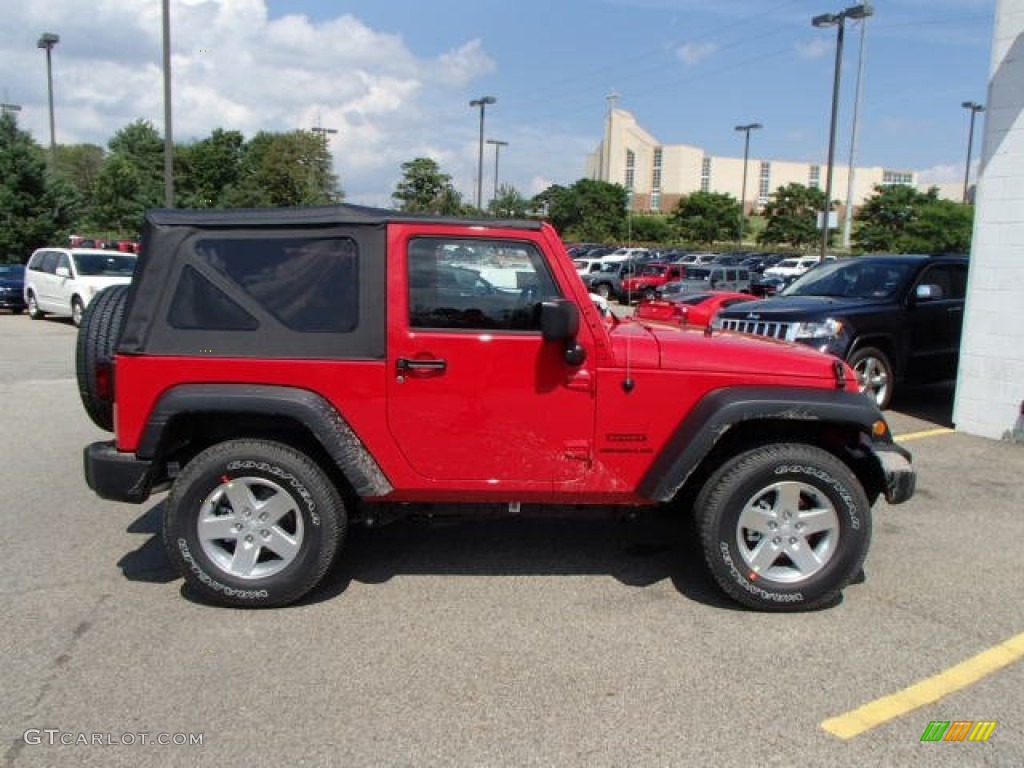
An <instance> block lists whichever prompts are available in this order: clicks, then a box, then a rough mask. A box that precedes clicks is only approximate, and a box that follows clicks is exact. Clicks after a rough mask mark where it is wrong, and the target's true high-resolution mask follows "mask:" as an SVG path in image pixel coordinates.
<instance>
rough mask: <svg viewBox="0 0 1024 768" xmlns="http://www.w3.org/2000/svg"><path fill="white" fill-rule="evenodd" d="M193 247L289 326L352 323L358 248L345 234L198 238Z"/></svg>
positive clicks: (323, 328)
mask: <svg viewBox="0 0 1024 768" xmlns="http://www.w3.org/2000/svg"><path fill="white" fill-rule="evenodd" d="M195 252H196V255H197V256H198V257H199V258H200V260H202V261H203V262H205V263H207V264H209V265H210V266H211V267H213V268H214V269H216V270H217V271H218V272H220V273H221V274H223V275H224V276H225V277H227V278H228V279H230V280H231V281H232V282H234V283H235V284H237V285H238V286H240V287H241V288H242V290H244V291H245V292H246V293H247V294H248V295H249V296H250V297H251V298H253V299H255V300H256V301H257V302H258V303H259V304H260V305H261V306H262V307H263V308H264V309H265V310H266V311H268V312H269V313H270V314H272V315H273V316H274V317H275V318H276V319H277V320H278V321H280V322H281V323H282V324H283V325H285V326H287V327H288V328H290V329H292V330H294V331H302V332H331V333H347V332H351V331H353V330H355V328H356V326H357V325H358V322H359V290H358V266H359V265H358V249H357V247H356V243H355V241H354V240H352V239H350V238H347V237H339V238H305V237H292V238H238V239H228V238H204V239H201V240H199V241H198V242H197V243H196V245H195Z"/></svg>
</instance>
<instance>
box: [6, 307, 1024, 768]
mask: <svg viewBox="0 0 1024 768" xmlns="http://www.w3.org/2000/svg"><path fill="white" fill-rule="evenodd" d="M74 339H75V330H74V328H73V327H72V326H70V325H69V324H66V323H63V322H59V321H42V322H33V321H30V320H29V319H28V318H26V317H23V316H22V317H13V316H7V315H0V395H2V399H0V413H2V414H3V418H2V420H0V424H2V427H3V429H2V431H0V438H2V439H0V456H2V462H0V467H2V473H3V488H4V491H3V493H2V494H0V499H2V501H0V520H2V526H0V562H2V563H3V564H4V566H5V570H6V574H7V578H5V579H4V580H3V582H2V583H0V603H2V608H3V613H2V617H3V623H2V628H0V665H2V666H0V680H2V681H3V684H2V686H0V738H2V740H3V743H2V744H0V754H2V755H3V760H4V764H5V765H7V766H18V767H22V766H52V765H58V764H59V765H76V766H78V765H81V766H122V765H124V766H172V765H182V766H184V765H189V766H207V765H210V766H212V765H218V766H236V765H237V766H241V765H253V764H258V765H268V766H275V765H290V766H339V767H340V766H346V767H348V766H369V765H373V766H448V765H451V766H534V765H536V766H541V765H543V766H577V765H579V766H633V765H635V766H688V765H716V766H732V765H736V766H751V765H757V766H762V765H764V766H776V765H777V766H789V765H797V764H799V765H810V766H818V765H820V766H863V765H879V766H890V765H891V766H907V765H928V766H946V765H948V766H954V765H955V766H963V765H970V766H973V765H986V766H1019V765H1024V696H1021V694H1020V691H1021V690H1022V687H1024V663H1022V662H1020V661H1019V660H1018V661H1013V660H1012V659H1010V660H1008V661H1007V663H1006V664H1005V665H1003V666H1001V667H1000V668H998V669H996V670H994V671H992V672H991V674H986V675H984V676H982V677H980V679H978V680H977V681H976V682H973V683H971V684H969V685H966V686H965V687H962V688H960V689H959V690H953V688H952V687H951V688H950V690H951V691H952V692H949V693H946V694H945V695H940V698H938V700H936V701H934V703H930V704H926V705H924V706H921V707H919V708H917V709H913V710H911V711H908V712H905V713H904V714H901V715H898V716H895V717H893V718H891V719H887V720H885V721H884V722H882V723H881V724H879V725H877V726H876V727H874V728H871V729H869V730H867V731H866V732H864V733H861V734H860V735H857V736H854V737H852V738H849V739H842V738H838V737H837V736H835V735H833V734H832V733H830V732H829V731H826V730H825V729H824V728H823V727H822V724H823V723H824V722H825V721H827V720H829V719H830V718H836V717H838V716H842V715H844V713H848V712H850V711H852V710H855V709H857V708H859V707H862V706H864V705H866V704H869V703H870V702H873V701H875V700H877V699H879V698H880V697H884V696H888V695H890V694H893V693H896V692H898V691H900V690H902V689H905V688H906V687H908V686H912V685H914V684H915V683H918V682H919V681H922V680H926V679H928V678H930V677H932V676H934V675H938V674H940V673H942V672H944V671H945V670H948V669H950V668H951V667H954V665H956V664H958V663H959V662H962V661H964V660H966V659H970V658H972V657H974V656H976V655H977V654H979V653H982V652H984V651H986V650H987V649H989V648H992V647H994V646H996V645H998V644H1000V643H1003V642H1004V641H1007V640H1008V639H1010V638H1014V637H1017V636H1018V635H1020V633H1022V632H1024V601H1022V600H1021V597H1020V588H1021V583H1022V579H1021V576H1020V566H1019V562H1020V552H1021V543H1022V542H1024V513H1022V511H1024V446H1020V445H1012V444H1008V443H1000V442H994V441H989V440H985V439H981V438H975V437H971V436H968V435H963V434H958V433H952V432H947V431H945V430H944V429H943V428H944V427H948V426H949V418H950V417H949V414H950V413H951V397H952V393H951V392H950V391H949V389H948V388H946V389H943V388H935V389H933V390H927V391H923V392H917V393H911V394H909V395H904V396H902V397H901V398H900V399H899V400H898V401H897V403H896V405H897V408H896V410H894V411H892V412H890V413H889V414H887V415H888V416H889V419H890V422H891V424H892V426H893V429H894V432H896V434H897V435H902V436H904V437H905V438H906V437H909V438H910V439H909V440H907V443H906V444H907V447H908V448H910V449H911V450H912V452H913V454H914V459H915V463H916V466H917V468H918V473H919V477H918V490H917V494H916V495H915V497H914V498H913V499H912V500H911V501H910V502H908V503H907V504H904V505H901V506H898V507H889V506H886V505H885V504H884V503H880V504H879V505H878V506H877V507H876V508H875V520H874V539H873V546H872V550H871V553H870V555H869V556H868V561H867V563H866V567H865V574H866V578H865V581H864V582H863V583H861V584H856V585H853V586H851V587H850V588H848V589H847V590H846V593H845V599H844V600H843V601H842V602H841V603H840V604H838V605H836V606H834V607H832V608H829V609H826V610H822V611H818V612H814V613H807V614H782V615H767V614H758V613H753V612H749V611H745V610H742V609H738V608H737V607H736V606H735V605H734V604H732V603H731V602H729V601H728V600H726V599H724V598H722V597H721V596H720V594H719V593H718V591H717V589H716V588H715V587H714V585H713V583H712V581H711V579H710V577H709V576H708V575H707V574H706V572H705V570H704V567H703V565H702V562H701V559H700V555H699V553H698V550H697V548H696V547H695V546H694V545H693V543H692V542H688V541H682V542H676V541H675V540H674V539H673V538H672V537H670V536H668V535H667V534H666V531H665V529H664V527H662V526H660V525H655V524H652V523H650V522H648V521H645V520H640V521H637V522H628V523H627V522H620V521H610V520H586V521H569V520H546V519H545V520H525V519H524V520H498V521H475V522H457V523H448V524H433V525H429V524H426V523H420V522H405V523H398V524H395V525H392V526H388V527H384V528H381V529H377V530H359V531H354V532H353V534H352V536H351V537H350V540H349V541H348V542H347V546H346V550H345V553H344V555H343V558H342V561H341V562H340V563H339V565H338V567H337V568H336V570H335V571H334V572H333V573H332V574H331V575H330V576H329V578H328V580H327V583H326V584H325V585H324V586H323V587H322V588H320V589H319V590H317V591H316V592H315V593H314V594H313V595H312V597H311V598H310V599H308V600H306V601H304V602H303V603H302V604H300V605H298V606H294V607H291V608H285V609H278V610H267V611H241V610H229V609H224V608H214V607H209V606H206V605H203V604H201V603H198V602H196V601H194V600H193V599H191V598H190V596H189V595H188V594H187V593H186V592H184V591H183V590H182V582H181V580H180V579H179V578H177V577H176V576H175V574H174V573H173V572H171V570H170V569H169V567H168V562H167V560H166V558H165V556H164V554H163V549H162V544H161V542H160V539H159V533H158V521H159V514H160V509H161V502H162V497H155V498H154V499H151V500H150V501H149V502H148V503H146V504H144V505H141V506H132V505H126V504H117V503H112V502H105V501H102V500H100V499H98V498H96V497H95V496H94V495H93V494H92V493H91V492H90V491H89V490H88V489H87V488H86V486H85V484H84V481H83V478H82V469H81V449H82V447H83V446H84V445H85V444H87V443H88V442H90V441H93V440H98V439H104V433H102V432H100V431H98V430H97V429H96V428H94V427H93V426H92V425H91V423H90V422H89V421H88V418H87V417H86V415H85V413H84V411H83V409H82V407H81V404H80V402H79V399H78V393H77V390H76V385H75V381H74V368H73V366H74V361H73V351H74ZM1014 574H1016V575H1014ZM1007 653H1010V652H1009V651H1007ZM935 720H938V721H958V720H959V721H965V720H973V721H981V720H984V721H996V723H997V724H996V726H995V728H994V729H993V731H992V733H991V736H990V737H989V739H988V741H987V742H984V743H971V742H962V743H949V742H937V743H923V742H922V741H921V736H922V734H923V733H924V731H925V729H926V728H927V727H928V725H929V722H930V721H935ZM26 732H29V733H28V738H27V739H26V738H25V735H26ZM48 732H49V733H48ZM143 733H145V734H147V737H146V740H147V743H146V744H145V745H143V744H141V743H140V742H141V737H140V736H139V734H143ZM93 734H95V735H97V736H99V737H100V739H99V740H100V742H102V743H87V744H82V743H81V741H82V737H81V735H84V736H85V741H87V742H89V741H92V740H93V739H94V737H93ZM160 734H168V735H170V736H169V739H168V740H173V739H177V738H178V737H177V736H175V734H185V735H186V737H187V736H188V735H192V738H193V739H194V738H195V735H196V734H201V738H202V744H201V745H196V744H193V745H183V746H178V745H174V744H169V745H159V744H155V743H153V742H155V741H156V739H157V737H158V736H159V735H160ZM128 736H130V737H131V740H132V741H134V743H133V744H124V743H121V742H122V741H125V740H128V738H127V737H128ZM50 739H52V740H54V741H55V743H54V744H53V745H50V744H49V743H48V740H50ZM62 739H63V740H64V741H72V742H78V743H72V744H67V745H62V744H61V743H60V742H61V740H62ZM179 740H180V739H179ZM111 741H113V742H116V743H114V744H110V743H108V742H111ZM36 742H39V743H36Z"/></svg>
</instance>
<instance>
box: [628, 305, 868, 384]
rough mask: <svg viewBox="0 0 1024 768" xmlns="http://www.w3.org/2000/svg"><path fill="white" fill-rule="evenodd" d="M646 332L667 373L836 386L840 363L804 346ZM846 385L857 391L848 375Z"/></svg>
mask: <svg viewBox="0 0 1024 768" xmlns="http://www.w3.org/2000/svg"><path fill="white" fill-rule="evenodd" d="M750 303H751V304H753V303H754V302H750ZM638 324H639V323H638ZM643 327H644V328H645V329H646V331H647V332H648V333H649V334H650V335H651V336H652V337H653V338H654V340H655V341H656V342H657V345H658V351H659V355H660V365H661V368H662V369H665V370H673V371H693V372H700V373H718V374H727V375H740V376H751V375H756V376H757V378H758V383H764V382H766V381H768V380H771V381H780V380H782V381H785V382H786V383H791V384H792V383H797V381H795V380H798V379H804V380H805V381H806V380H808V379H813V380H815V381H821V380H822V379H827V380H828V381H830V382H835V368H834V365H835V360H836V358H835V357H833V356H832V355H827V354H824V353H822V352H819V351H817V350H816V349H812V348H811V347H808V346H805V345H803V344H791V343H789V342H784V341H776V340H775V339H767V338H761V337H754V336H747V335H745V334H739V333H735V334H734V333H727V332H722V331H715V332H713V333H712V334H711V335H705V333H704V331H703V330H700V329H690V328H682V327H680V328H675V327H672V326H668V325H665V326H662V325H655V324H651V325H647V326H643ZM847 379H848V381H849V383H850V386H855V384H856V381H855V379H854V378H853V376H852V375H851V374H850V373H849V372H848V373H847Z"/></svg>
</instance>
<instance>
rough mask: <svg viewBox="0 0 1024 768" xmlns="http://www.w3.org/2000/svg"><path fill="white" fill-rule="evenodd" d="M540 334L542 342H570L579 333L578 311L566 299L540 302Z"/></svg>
mask: <svg viewBox="0 0 1024 768" xmlns="http://www.w3.org/2000/svg"><path fill="white" fill-rule="evenodd" d="M540 332H541V335H543V337H544V341H565V342H569V341H572V340H573V339H575V338H576V334H578V333H579V332H580V311H579V309H578V308H577V307H576V305H575V304H573V303H572V302H571V301H568V300H566V299H552V300H550V301H542V302H541V304H540Z"/></svg>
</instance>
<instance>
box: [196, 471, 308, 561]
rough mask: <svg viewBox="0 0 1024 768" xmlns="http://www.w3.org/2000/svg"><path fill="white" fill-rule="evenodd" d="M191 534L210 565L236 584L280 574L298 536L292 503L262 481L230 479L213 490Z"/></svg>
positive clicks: (300, 535) (295, 547)
mask: <svg viewBox="0 0 1024 768" xmlns="http://www.w3.org/2000/svg"><path fill="white" fill-rule="evenodd" d="M196 532H197V533H198V537H199V544H200V546H201V547H202V549H203V553H204V554H205V555H206V556H207V557H208V558H209V559H210V562H212V563H213V564H214V565H215V566H217V567H218V568H220V569H221V570H222V571H224V572H225V573H227V574H230V575H231V576H234V577H236V578H239V579H262V578H265V577H267V576H272V575H274V574H275V573H279V572H280V571H282V570H284V569H285V568H287V567H288V566H289V565H290V564H291V563H292V561H294V560H295V558H296V557H297V556H298V554H299V550H300V549H301V548H302V541H303V536H304V528H303V524H302V514H301V513H300V511H299V505H298V503H297V502H296V500H295V498H294V497H293V496H292V495H291V494H290V493H288V491H286V490H285V489H284V488H282V487H281V486H280V485H278V484H277V483H275V482H272V481H270V480H267V479H266V478H263V477H236V478H233V479H231V480H228V481H227V482H224V483H221V484H220V485H219V486H217V488H215V489H214V490H213V492H212V493H210V495H209V496H208V497H207V498H206V499H205V500H204V501H203V505H202V507H201V508H200V511H199V519H198V521H197V523H196Z"/></svg>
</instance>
